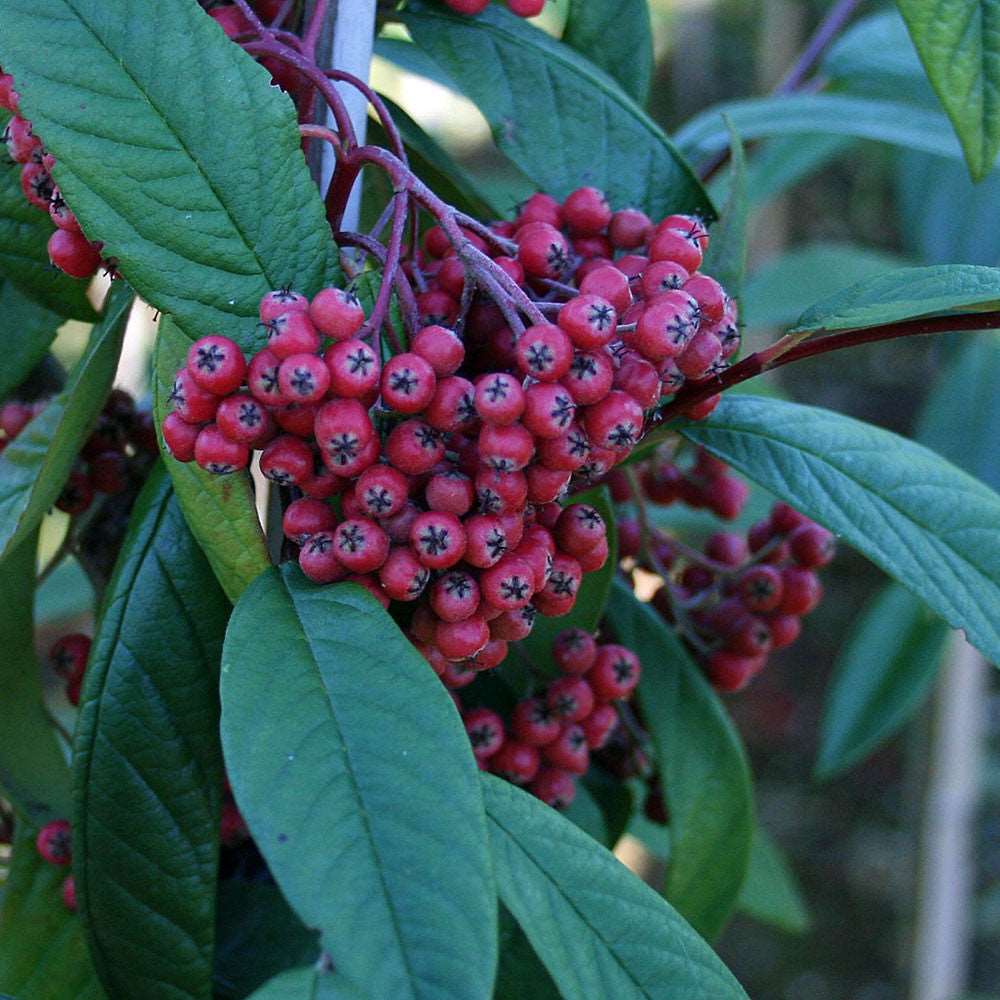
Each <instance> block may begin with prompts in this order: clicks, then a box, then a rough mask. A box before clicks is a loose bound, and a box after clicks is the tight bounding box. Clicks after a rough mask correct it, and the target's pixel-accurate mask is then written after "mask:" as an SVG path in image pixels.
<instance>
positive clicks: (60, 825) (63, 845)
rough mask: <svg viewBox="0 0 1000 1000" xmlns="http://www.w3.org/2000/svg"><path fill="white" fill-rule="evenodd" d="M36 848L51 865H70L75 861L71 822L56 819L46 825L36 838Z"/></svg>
mask: <svg viewBox="0 0 1000 1000" xmlns="http://www.w3.org/2000/svg"><path fill="white" fill-rule="evenodd" d="M35 847H36V848H37V850H38V853H39V854H40V855H41V856H42V857H43V858H44V859H45V860H46V861H47V862H48V863H49V864H50V865H68V864H69V863H70V861H72V860H73V838H72V834H71V833H70V825H69V820H66V819H54V820H52V821H51V822H50V823H46V824H45V826H43V827H42V828H41V829H40V830H39V831H38V835H37V836H36V837H35Z"/></svg>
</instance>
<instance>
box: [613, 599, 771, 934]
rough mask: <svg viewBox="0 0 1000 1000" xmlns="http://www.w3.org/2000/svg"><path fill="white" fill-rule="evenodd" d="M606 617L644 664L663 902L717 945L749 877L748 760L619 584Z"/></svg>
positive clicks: (698, 677) (652, 620) (698, 680)
mask: <svg viewBox="0 0 1000 1000" xmlns="http://www.w3.org/2000/svg"><path fill="white" fill-rule="evenodd" d="M608 617H609V620H610V622H611V624H612V627H613V628H614V631H615V634H616V636H617V637H618V640H619V641H620V642H622V643H624V644H625V645H626V646H628V647H629V648H630V649H633V650H635V652H636V653H637V654H638V656H639V659H640V661H641V662H642V679H641V680H640V682H639V700H640V702H641V704H642V711H643V718H644V720H645V722H646V726H647V728H648V730H649V734H650V736H651V737H652V739H653V744H654V746H655V748H656V762H657V766H658V769H659V771H660V776H661V780H662V782H663V790H664V795H665V798H666V805H667V811H668V813H669V815H670V863H669V865H668V866H667V878H666V884H665V887H664V894H665V895H666V897H667V899H668V900H669V901H670V902H671V903H672V904H673V905H674V906H675V907H676V908H677V909H678V910H679V911H680V913H681V915H682V916H684V918H685V919H686V920H688V921H689V922H690V923H691V924H692V926H693V927H694V928H695V930H697V931H699V932H700V933H701V934H702V935H703V936H705V937H706V938H709V939H711V938H713V937H715V935H717V934H718V933H719V931H720V930H721V929H722V927H723V926H724V925H725V922H726V920H727V919H728V917H729V915H730V914H731V912H732V910H733V908H734V906H735V905H736V900H737V897H738V895H739V892H740V888H741V886H742V885H743V880H744V878H745V876H746V872H747V865H748V864H749V859H750V845H751V841H752V838H753V831H754V817H753V814H754V806H753V788H752V786H751V780H750V768H749V765H748V763H747V757H746V751H745V750H744V749H743V744H742V742H741V740H740V738H739V735H738V734H737V732H736V729H735V727H734V726H733V724H732V721H731V720H730V718H729V716H728V714H727V713H726V711H725V709H724V708H723V707H722V704H721V703H720V701H719V698H718V696H717V695H716V694H715V692H714V691H713V690H712V688H711V687H710V685H709V683H708V681H707V680H706V679H705V677H704V676H703V674H702V672H701V671H700V670H699V668H698V667H697V665H696V664H695V663H694V662H693V661H692V660H691V658H690V656H689V655H688V653H687V651H686V650H685V649H684V647H683V646H682V645H681V642H680V640H679V639H678V638H677V635H676V633H675V632H674V631H673V630H672V629H670V628H668V627H667V626H666V624H664V622H663V619H662V618H660V616H659V615H658V614H657V613H656V612H655V611H654V610H653V609H652V608H651V607H650V606H649V605H648V604H643V603H642V602H640V601H639V600H638V599H637V598H636V597H635V595H634V594H633V593H632V591H631V589H630V588H629V587H628V585H627V584H626V583H624V582H623V581H621V580H616V581H615V585H614V587H613V588H612V591H611V601H610V604H609V608H608Z"/></svg>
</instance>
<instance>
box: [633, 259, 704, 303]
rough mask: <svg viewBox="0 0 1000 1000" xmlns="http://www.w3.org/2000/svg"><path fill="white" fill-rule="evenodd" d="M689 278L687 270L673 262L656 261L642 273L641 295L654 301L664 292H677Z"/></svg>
mask: <svg viewBox="0 0 1000 1000" xmlns="http://www.w3.org/2000/svg"><path fill="white" fill-rule="evenodd" d="M690 277H691V276H690V275H689V274H688V271H687V268H685V267H681V265H680V264H678V263H676V262H675V261H672V260H658V261H657V262H656V263H655V264H650V265H649V267H647V268H646V270H645V271H643V272H642V294H643V295H645V296H646V298H647V299H654V298H656V297H657V296H658V295H663V294H664V293H666V292H674V291H677V290H678V289H679V288H683V287H684V283H685V282H686V281H687V280H688V279H689V278H690ZM688 294H692V293H688Z"/></svg>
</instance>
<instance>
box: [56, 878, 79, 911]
mask: <svg viewBox="0 0 1000 1000" xmlns="http://www.w3.org/2000/svg"><path fill="white" fill-rule="evenodd" d="M59 895H60V897H61V898H62V901H63V906H65V907H66V909H67V910H69V911H70V912H71V913H75V912H76V882H75V881H74V879H73V876H72V875H68V876H67V877H66V878H65V879H63V884H62V889H61V890H60V892H59Z"/></svg>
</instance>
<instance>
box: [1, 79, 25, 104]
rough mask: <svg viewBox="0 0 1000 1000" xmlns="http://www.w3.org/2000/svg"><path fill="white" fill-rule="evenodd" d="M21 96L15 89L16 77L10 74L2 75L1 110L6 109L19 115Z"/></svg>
mask: <svg viewBox="0 0 1000 1000" xmlns="http://www.w3.org/2000/svg"><path fill="white" fill-rule="evenodd" d="M19 100H20V95H19V94H18V92H17V90H15V89H14V77H12V76H11V75H10V73H0V108H6V109H7V110H8V111H12V112H13V113H14V114H17V105H18V101H19Z"/></svg>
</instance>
